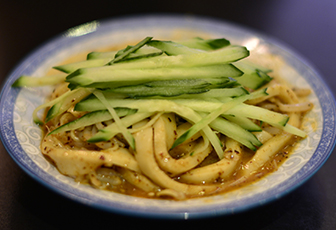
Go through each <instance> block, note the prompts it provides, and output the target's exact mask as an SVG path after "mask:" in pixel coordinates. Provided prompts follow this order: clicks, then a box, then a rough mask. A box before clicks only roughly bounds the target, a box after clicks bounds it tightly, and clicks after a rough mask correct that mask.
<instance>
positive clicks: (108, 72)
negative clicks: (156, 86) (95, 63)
mask: <svg viewBox="0 0 336 230" xmlns="http://www.w3.org/2000/svg"><path fill="white" fill-rule="evenodd" d="M242 74H243V73H242V72H241V71H240V70H239V69H237V68H236V67H234V66H233V65H231V64H225V65H211V66H200V67H190V68H168V67H167V68H155V69H129V70H123V69H119V70H118V69H114V68H113V66H105V67H96V68H87V69H79V70H76V71H75V72H73V73H72V74H70V75H68V76H67V78H66V81H67V82H69V83H71V84H73V85H79V86H82V87H91V88H93V87H96V88H116V87H120V86H125V85H135V84H141V83H145V82H150V81H157V80H182V79H207V78H216V77H217V78H219V77H239V76H241V75H242Z"/></svg>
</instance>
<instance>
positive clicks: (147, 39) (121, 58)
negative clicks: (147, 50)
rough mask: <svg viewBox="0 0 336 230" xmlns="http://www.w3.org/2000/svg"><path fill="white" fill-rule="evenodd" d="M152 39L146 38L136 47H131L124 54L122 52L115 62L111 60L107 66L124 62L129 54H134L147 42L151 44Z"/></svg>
mask: <svg viewBox="0 0 336 230" xmlns="http://www.w3.org/2000/svg"><path fill="white" fill-rule="evenodd" d="M152 38H153V37H146V38H145V39H143V40H142V41H140V42H139V43H138V44H136V45H135V46H132V47H130V48H129V49H127V50H125V51H124V52H122V53H121V54H119V55H118V56H116V57H115V58H114V59H113V60H111V61H110V62H109V63H107V65H112V64H114V63H117V62H119V61H121V60H123V59H124V58H125V57H127V56H128V55H129V54H131V53H134V52H135V51H137V50H138V49H140V48H141V47H143V46H144V45H145V44H146V43H147V42H149V41H150V40H152ZM117 54H118V53H117Z"/></svg>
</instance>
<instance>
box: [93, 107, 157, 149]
mask: <svg viewBox="0 0 336 230" xmlns="http://www.w3.org/2000/svg"><path fill="white" fill-rule="evenodd" d="M153 114H154V113H135V114H131V115H129V116H126V117H123V118H121V119H120V121H121V123H122V125H123V126H125V127H129V126H131V125H133V124H135V123H137V122H139V121H142V120H144V119H146V118H148V117H150V116H152V115H153ZM120 132H121V131H120V129H119V128H118V126H117V124H116V123H115V122H114V123H112V124H110V125H109V126H107V127H105V128H104V129H101V130H99V132H98V133H96V134H95V135H94V136H93V137H91V138H90V139H89V140H88V142H90V143H96V142H100V141H108V140H111V139H112V138H113V137H114V136H115V135H117V134H118V133H120Z"/></svg>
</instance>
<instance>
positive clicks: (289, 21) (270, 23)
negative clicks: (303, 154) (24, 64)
mask: <svg viewBox="0 0 336 230" xmlns="http://www.w3.org/2000/svg"><path fill="white" fill-rule="evenodd" d="M145 13H178V14H190V15H200V16H207V17H215V18H217V19H223V20H227V21H232V22H235V23H238V24H241V25H244V26H248V27H251V28H252V29H255V30H258V31H259V32H262V33H266V34H268V35H271V36H274V37H276V38H278V39H280V40H281V41H283V42H284V43H286V44H287V45H289V46H290V47H292V48H293V49H294V50H296V51H297V52H298V53H299V54H301V55H302V56H304V57H305V58H306V59H307V60H308V61H309V62H310V63H312V64H313V66H315V67H316V69H317V70H318V71H319V72H320V73H321V75H322V76H323V77H324V80H325V81H326V83H327V84H328V85H329V87H330V89H331V90H332V91H333V93H334V94H335V92H336V81H335V79H334V78H335V77H336V76H335V72H336V1H335V0H246V1H243V0H235V1H225V0H222V1H220V0H218V1H215V0H207V1H198V0H193V1H189V0H185V1H183V0H179V1H175V0H170V1H159V0H157V1H129V0H122V1H111V0H110V1H99V0H96V1H94V0H91V1H87V0H82V1H71V0H58V1H46V0H35V1H34V0H30V1H25V0H11V1H5V0H0V78H1V82H3V81H4V80H5V79H6V76H7V75H8V74H9V73H10V71H11V69H13V68H14V67H15V65H16V64H17V63H18V62H19V61H20V60H21V59H22V58H23V57H24V56H26V55H28V53H29V52H30V51H32V50H34V49H35V48H36V47H37V46H38V45H40V44H41V43H43V42H45V41H47V40H48V39H50V38H52V37H54V36H55V35H58V34H59V33H62V32H64V31H65V30H66V29H68V28H70V27H73V26H76V25H79V24H82V23H85V22H89V21H92V20H96V19H106V18H114V17H119V16H126V15H134V14H145ZM335 176H336V155H335V151H334V153H332V154H331V156H330V158H329V159H328V161H327V162H326V163H325V164H324V166H323V167H322V168H321V169H320V170H319V171H318V172H317V173H316V174H315V175H314V176H313V177H312V178H311V179H309V180H308V181H307V182H306V183H305V184H303V185H302V186H300V187H299V188H298V189H296V190H295V191H293V192H291V193H290V194H288V195H286V196H285V197H282V198H281V199H279V200H276V201H274V202H272V203H269V204H267V205H265V206H263V207H260V208H257V209H253V210H250V211H247V212H244V213H240V214H236V215H231V216H224V217H218V218H215V219H200V220H193V221H190V220H188V221H164V220H152V219H142V218H134V217H129V216H121V215H117V214H111V213H105V212H103V211H99V210H96V209H93V208H90V207H87V206H84V205H81V204H78V203H75V202H72V201H70V200H68V199H67V198H64V197H61V196H60V195H58V194H56V193H54V192H52V191H50V190H49V189H47V188H45V187H44V186H42V185H40V184H39V183H38V182H36V181H35V180H33V179H32V178H30V177H29V176H28V175H26V174H25V173H24V172H23V171H22V170H21V169H20V168H19V167H18V166H17V165H16V164H15V162H14V161H13V160H12V159H11V157H10V156H9V155H8V153H7V152H6V150H5V149H4V147H3V146H2V144H0V229H67V228H74V227H75V229H86V228H91V229H92V228H95V229H103V228H115V227H117V226H121V227H123V228H126V229H131V228H134V227H144V228H146V227H147V226H151V227H154V226H155V227H158V228H161V227H166V228H169V227H181V228H182V227H190V229H191V228H192V227H198V226H200V227H201V225H200V224H202V227H203V226H204V227H205V226H206V224H210V225H209V226H208V227H209V228H222V229H224V228H225V229H228V228H234V229H250V230H251V229H314V230H316V229H336V183H335Z"/></svg>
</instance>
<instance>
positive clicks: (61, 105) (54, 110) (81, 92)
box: [45, 88, 92, 122]
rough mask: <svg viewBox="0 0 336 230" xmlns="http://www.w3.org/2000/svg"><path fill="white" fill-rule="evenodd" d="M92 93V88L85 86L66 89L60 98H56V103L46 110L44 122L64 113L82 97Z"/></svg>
mask: <svg viewBox="0 0 336 230" xmlns="http://www.w3.org/2000/svg"><path fill="white" fill-rule="evenodd" d="M91 93H92V89H87V88H78V89H75V90H72V91H68V92H67V93H65V94H63V95H62V96H61V99H58V98H56V101H57V102H56V103H54V104H53V106H52V107H51V108H50V109H49V110H48V112H47V115H46V118H45V122H48V121H50V120H51V119H53V118H54V117H56V116H58V115H60V114H62V113H64V112H65V111H67V110H68V109H69V108H70V107H71V106H74V105H75V104H77V103H78V102H80V101H81V100H82V99H84V98H86V97H87V96H89V95H90V94H91Z"/></svg>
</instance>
